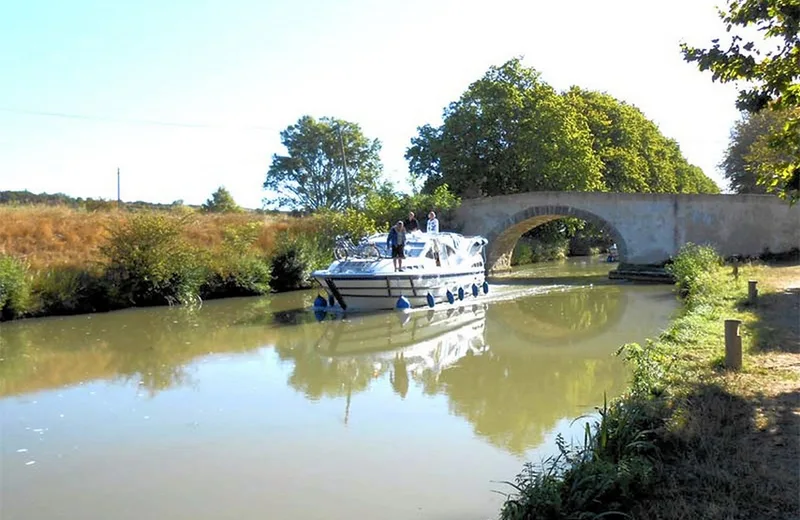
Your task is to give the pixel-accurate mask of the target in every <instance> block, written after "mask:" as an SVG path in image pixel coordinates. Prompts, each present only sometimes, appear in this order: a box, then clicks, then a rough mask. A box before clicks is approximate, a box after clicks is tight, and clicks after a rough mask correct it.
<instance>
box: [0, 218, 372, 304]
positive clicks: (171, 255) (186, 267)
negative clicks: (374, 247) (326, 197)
mask: <svg viewBox="0 0 800 520" xmlns="http://www.w3.org/2000/svg"><path fill="white" fill-rule="evenodd" d="M194 218H195V216H194V215H192V214H175V213H169V212H140V213H134V214H131V215H127V216H126V217H125V218H121V219H119V220H116V221H112V222H111V223H110V225H108V226H107V228H108V229H107V235H106V236H104V237H103V239H102V240H98V242H99V246H98V248H97V250H98V251H97V256H96V258H94V259H93V260H91V261H85V262H84V263H82V264H79V265H75V264H58V263H55V264H51V265H45V266H31V265H30V263H29V262H27V261H26V260H25V259H24V258H23V257H22V256H21V255H10V254H0V320H10V319H15V318H22V317H35V316H49V315H66V314H79V313H87V312H102V311H109V310H114V309H122V308H126V307H136V306H151V305H166V304H170V305H171V304H185V303H191V302H195V301H197V300H198V299H211V298H222V297H230V296H250V295H260V294H265V293H268V292H271V291H276V292H277V291H286V290H292V289H301V288H307V287H310V277H309V275H310V273H311V271H313V270H314V269H317V268H320V267H323V266H325V265H327V264H328V263H330V261H331V260H332V254H331V251H332V249H333V248H332V246H333V238H332V237H334V236H336V235H337V234H343V233H351V234H353V235H355V236H360V235H362V234H364V233H370V232H374V231H375V224H374V222H373V221H371V220H370V219H368V218H366V217H365V216H364V215H363V214H361V213H359V212H356V211H347V212H344V213H337V214H322V215H316V216H313V217H306V218H302V219H294V220H293V221H292V222H291V225H289V226H283V228H282V229H279V230H278V231H277V232H276V233H275V234H274V235H275V236H274V237H273V238H272V239H271V240H270V241H269V244H270V247H269V250H265V249H264V247H263V245H262V243H263V239H264V230H265V227H266V226H270V225H271V224H270V222H269V221H264V220H251V221H243V222H235V223H233V224H229V225H227V226H225V227H223V228H222V229H221V235H222V236H221V240H219V241H217V243H215V244H214V245H213V246H210V247H208V246H206V247H204V246H202V245H199V244H198V242H200V241H199V240H198V239H197V237H196V236H194V235H193V233H196V232H197V227H196V226H193V225H192V224H194V223H196V222H194V221H193V219H194ZM260 241H261V242H262V243H260Z"/></svg>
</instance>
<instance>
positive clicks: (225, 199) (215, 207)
mask: <svg viewBox="0 0 800 520" xmlns="http://www.w3.org/2000/svg"><path fill="white" fill-rule="evenodd" d="M241 210H242V208H240V207H239V205H238V204H236V201H235V200H233V195H231V193H230V192H229V191H228V190H226V189H225V188H224V187H223V186H220V187H219V188H217V191H215V192H214V193H212V194H211V198H209V199H208V200H206V201H205V203H203V206H202V211H204V212H205V213H234V212H237V211H241Z"/></svg>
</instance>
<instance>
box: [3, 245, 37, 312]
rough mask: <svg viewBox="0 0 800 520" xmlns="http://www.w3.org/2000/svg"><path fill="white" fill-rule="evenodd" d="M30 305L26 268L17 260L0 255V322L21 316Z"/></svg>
mask: <svg viewBox="0 0 800 520" xmlns="http://www.w3.org/2000/svg"><path fill="white" fill-rule="evenodd" d="M29 304H30V280H29V277H28V268H27V266H26V265H25V264H24V263H22V262H21V261H20V260H18V259H17V258H14V257H12V256H7V255H0V320H10V319H13V318H17V317H19V316H21V315H22V314H23V313H25V312H26V311H27V310H28V306H29Z"/></svg>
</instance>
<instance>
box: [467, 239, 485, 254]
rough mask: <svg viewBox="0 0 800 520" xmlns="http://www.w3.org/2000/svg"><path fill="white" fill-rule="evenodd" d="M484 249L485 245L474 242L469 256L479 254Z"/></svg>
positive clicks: (470, 247)
mask: <svg viewBox="0 0 800 520" xmlns="http://www.w3.org/2000/svg"><path fill="white" fill-rule="evenodd" d="M482 247H483V244H482V243H481V242H473V243H472V245H470V246H469V256H473V255H476V254H478V252H479V251H480V250H481V248H482Z"/></svg>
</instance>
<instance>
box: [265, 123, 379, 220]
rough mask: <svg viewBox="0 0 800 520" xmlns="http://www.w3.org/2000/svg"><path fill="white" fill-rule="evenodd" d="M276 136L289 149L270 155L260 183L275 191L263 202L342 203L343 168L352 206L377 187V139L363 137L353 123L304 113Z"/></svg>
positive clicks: (343, 205) (337, 206)
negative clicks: (262, 181)
mask: <svg viewBox="0 0 800 520" xmlns="http://www.w3.org/2000/svg"><path fill="white" fill-rule="evenodd" d="M281 142H282V143H283V145H284V146H285V147H286V150H287V152H288V153H287V155H283V156H279V155H277V154H275V155H273V157H272V165H271V166H270V168H269V171H268V172H267V179H266V181H265V182H264V188H266V189H268V190H273V191H275V192H276V193H277V197H276V198H275V199H274V200H273V201H271V202H268V204H272V205H276V206H289V207H291V208H294V209H304V210H318V209H332V210H341V209H344V208H346V207H347V203H348V190H347V186H346V184H345V171H346V172H347V178H348V180H349V198H350V201H351V202H352V204H353V205H354V206H360V205H361V204H362V203H363V200H364V198H365V197H366V196H367V194H368V193H370V192H371V191H373V190H374V189H375V188H376V187H377V184H378V179H379V177H380V174H381V171H382V169H383V166H382V165H381V161H380V156H379V153H380V150H381V143H380V141H378V140H377V139H374V140H370V139H368V138H367V137H366V136H365V135H364V134H363V133H362V132H361V128H360V127H359V126H358V125H357V124H356V123H350V122H348V121H342V120H340V119H334V118H329V117H323V118H321V119H320V120H316V119H314V118H313V117H311V116H303V117H301V118H300V119H299V120H298V121H297V123H296V124H294V125H291V126H289V127H288V128H286V130H284V131H283V132H281ZM342 148H344V158H343V157H342ZM343 159H344V160H343Z"/></svg>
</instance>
